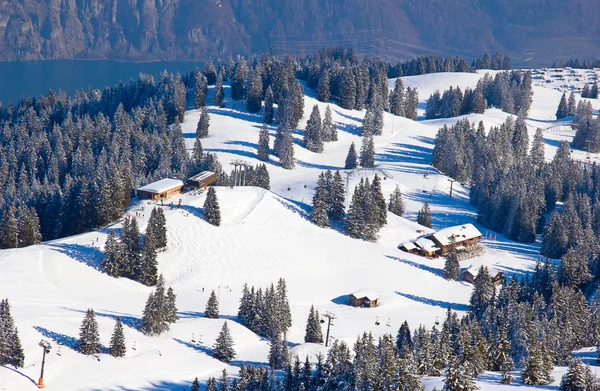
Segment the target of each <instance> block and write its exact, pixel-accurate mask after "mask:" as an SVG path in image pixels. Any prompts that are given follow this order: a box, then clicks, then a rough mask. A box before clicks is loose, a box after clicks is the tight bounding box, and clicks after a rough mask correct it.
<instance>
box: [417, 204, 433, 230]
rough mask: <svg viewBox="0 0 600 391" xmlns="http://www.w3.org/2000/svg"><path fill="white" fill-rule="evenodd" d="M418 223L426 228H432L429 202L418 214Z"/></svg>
mask: <svg viewBox="0 0 600 391" xmlns="http://www.w3.org/2000/svg"><path fill="white" fill-rule="evenodd" d="M417 223H419V224H420V225H422V226H424V227H427V228H431V210H430V209H429V202H427V201H425V203H424V204H423V207H422V208H421V210H420V211H419V212H418V213H417Z"/></svg>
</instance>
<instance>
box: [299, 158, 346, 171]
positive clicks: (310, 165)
mask: <svg viewBox="0 0 600 391" xmlns="http://www.w3.org/2000/svg"><path fill="white" fill-rule="evenodd" d="M296 163H297V164H298V165H299V166H300V167H305V168H316V169H317V170H323V171H326V170H331V171H337V170H343V169H344V168H343V167H336V166H329V165H326V164H316V163H308V162H305V161H302V160H298V159H296Z"/></svg>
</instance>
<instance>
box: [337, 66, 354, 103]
mask: <svg viewBox="0 0 600 391" xmlns="http://www.w3.org/2000/svg"><path fill="white" fill-rule="evenodd" d="M355 99H356V81H355V80H354V73H353V72H352V67H351V66H350V63H348V62H347V63H346V65H345V66H344V71H343V74H342V79H341V81H340V106H342V107H343V108H344V109H348V110H352V109H353V108H354V104H355Z"/></svg>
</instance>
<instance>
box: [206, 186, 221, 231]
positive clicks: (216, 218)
mask: <svg viewBox="0 0 600 391" xmlns="http://www.w3.org/2000/svg"><path fill="white" fill-rule="evenodd" d="M204 218H205V219H206V222H207V223H209V224H212V225H214V226H216V227H218V226H219V225H221V209H220V208H219V200H218V199H217V192H216V190H215V188H214V187H213V186H211V187H209V188H208V193H207V194H206V200H205V201H204Z"/></svg>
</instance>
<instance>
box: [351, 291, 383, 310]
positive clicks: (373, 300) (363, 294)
mask: <svg viewBox="0 0 600 391" xmlns="http://www.w3.org/2000/svg"><path fill="white" fill-rule="evenodd" d="M348 305H349V306H352V307H361V308H371V307H377V306H378V305H379V295H378V294H377V293H375V292H373V291H367V290H362V291H358V292H354V293H351V294H349V295H348Z"/></svg>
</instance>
